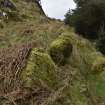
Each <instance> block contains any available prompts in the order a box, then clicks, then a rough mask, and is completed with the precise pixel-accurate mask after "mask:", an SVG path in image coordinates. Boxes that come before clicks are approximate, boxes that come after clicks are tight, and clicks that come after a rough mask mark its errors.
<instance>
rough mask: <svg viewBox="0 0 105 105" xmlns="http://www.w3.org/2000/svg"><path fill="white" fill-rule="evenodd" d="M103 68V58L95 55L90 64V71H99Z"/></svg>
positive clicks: (104, 63)
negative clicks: (95, 57)
mask: <svg viewBox="0 0 105 105" xmlns="http://www.w3.org/2000/svg"><path fill="white" fill-rule="evenodd" d="M104 70H105V58H104V57H97V59H96V60H95V61H94V63H93V65H92V71H93V72H95V73H100V72H102V71H104Z"/></svg>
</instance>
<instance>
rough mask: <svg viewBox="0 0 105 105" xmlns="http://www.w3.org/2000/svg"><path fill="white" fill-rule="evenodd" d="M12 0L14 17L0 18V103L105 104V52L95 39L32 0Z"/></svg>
mask: <svg viewBox="0 0 105 105" xmlns="http://www.w3.org/2000/svg"><path fill="white" fill-rule="evenodd" d="M13 1H14V3H15V6H16V10H12V9H9V10H10V12H12V13H13V14H14V17H17V18H15V19H13V17H11V16H12V15H11V16H10V18H5V17H2V18H0V25H1V26H0V105H7V104H8V105H101V104H103V105H104V104H105V94H104V93H105V57H104V55H102V54H101V53H100V52H98V51H97V49H96V48H95V43H92V42H91V41H89V40H87V39H84V38H83V37H82V36H80V35H78V34H76V33H75V32H74V29H73V28H72V27H70V26H67V25H65V23H64V22H62V21H58V20H56V19H55V20H54V19H50V18H48V17H47V16H45V14H43V12H42V10H41V8H40V6H38V5H37V3H36V2H33V0H32V1H28V0H13ZM7 10H8V9H7ZM5 12H6V11H5ZM6 13H8V11H7V12H6ZM18 17H19V18H18ZM2 26H3V27H2ZM103 45H104V44H103ZM52 55H53V56H52ZM59 59H60V60H59Z"/></svg>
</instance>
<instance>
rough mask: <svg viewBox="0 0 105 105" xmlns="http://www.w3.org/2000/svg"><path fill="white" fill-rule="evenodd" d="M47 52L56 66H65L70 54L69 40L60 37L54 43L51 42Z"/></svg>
mask: <svg viewBox="0 0 105 105" xmlns="http://www.w3.org/2000/svg"><path fill="white" fill-rule="evenodd" d="M49 52H50V56H51V57H52V59H53V61H54V62H55V63H56V64H58V65H64V64H66V63H67V60H68V58H69V57H70V55H71V53H72V44H71V42H70V40H69V38H66V37H60V38H58V39H56V40H55V41H54V42H52V44H51V46H50V50H49Z"/></svg>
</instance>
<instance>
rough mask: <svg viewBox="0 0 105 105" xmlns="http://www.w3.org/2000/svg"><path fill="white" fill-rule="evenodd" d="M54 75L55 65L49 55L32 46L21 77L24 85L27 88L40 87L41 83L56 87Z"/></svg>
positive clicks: (56, 82)
mask: <svg viewBox="0 0 105 105" xmlns="http://www.w3.org/2000/svg"><path fill="white" fill-rule="evenodd" d="M56 75H57V74H56V67H55V64H54V62H53V61H52V59H51V58H50V56H49V55H48V54H46V53H44V52H42V50H41V51H40V50H38V49H36V48H34V49H33V50H32V52H31V54H30V56H29V59H28V62H27V66H26V69H24V70H23V72H22V75H21V78H22V80H23V85H24V87H27V88H34V87H36V86H39V87H40V86H42V84H44V85H45V86H48V87H50V88H52V87H53V88H56V87H57V84H58V81H57V76H56Z"/></svg>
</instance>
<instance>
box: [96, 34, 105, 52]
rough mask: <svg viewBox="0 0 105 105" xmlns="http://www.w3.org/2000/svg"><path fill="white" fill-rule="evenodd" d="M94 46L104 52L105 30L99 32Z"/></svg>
mask: <svg viewBox="0 0 105 105" xmlns="http://www.w3.org/2000/svg"><path fill="white" fill-rule="evenodd" d="M96 48H97V49H98V50H99V51H100V52H101V53H102V54H105V32H102V33H100V34H99V39H98V40H97V41H96Z"/></svg>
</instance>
